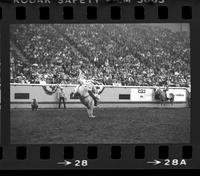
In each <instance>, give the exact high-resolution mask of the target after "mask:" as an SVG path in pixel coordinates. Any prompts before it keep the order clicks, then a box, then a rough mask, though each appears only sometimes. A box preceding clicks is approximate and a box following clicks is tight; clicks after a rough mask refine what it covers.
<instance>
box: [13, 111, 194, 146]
mask: <svg viewBox="0 0 200 176" xmlns="http://www.w3.org/2000/svg"><path fill="white" fill-rule="evenodd" d="M94 114H95V115H96V118H94V119H89V118H88V117H87V112H86V109H60V110H58V109H39V110H38V111H37V112H32V111H31V110H30V109H13V110H11V143H13V144H75V143H76V144H77V143H82V144H97V143H98V144H107V143H109V144H111V143H116V144H117V143H127V144H128V143H133V144H138V143H143V144H144V143H152V144H153V143H188V142H190V109H189V108H163V109H161V108H98V109H95V112H94Z"/></svg>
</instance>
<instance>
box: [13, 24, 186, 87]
mask: <svg viewBox="0 0 200 176" xmlns="http://www.w3.org/2000/svg"><path fill="white" fill-rule="evenodd" d="M10 42H11V43H12V45H11V49H10V58H11V67H10V69H11V82H12V83H27V84H29V83H40V84H45V83H48V84H57V83H63V84H75V83H77V77H78V70H79V69H81V70H82V71H83V72H84V74H85V75H86V77H87V78H88V79H91V78H93V79H95V80H97V81H99V82H102V83H103V84H106V85H127V86H153V85H162V84H164V83H167V84H169V85H170V86H184V87H188V86H190V39H189V31H184V30H183V31H182V30H179V31H172V30H170V29H167V28H164V27H160V26H159V27H158V26H154V25H142V24H141V25H139V24H138V25H136V24H51V25H49V24H28V25H25V24H20V25H11V37H10Z"/></svg>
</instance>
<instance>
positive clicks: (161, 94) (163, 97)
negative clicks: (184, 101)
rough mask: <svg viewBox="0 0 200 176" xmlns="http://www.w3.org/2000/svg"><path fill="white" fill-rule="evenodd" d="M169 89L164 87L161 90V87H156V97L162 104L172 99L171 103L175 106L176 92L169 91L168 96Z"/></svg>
mask: <svg viewBox="0 0 200 176" xmlns="http://www.w3.org/2000/svg"><path fill="white" fill-rule="evenodd" d="M167 91H168V88H167V89H163V90H161V89H160V88H158V87H157V88H154V93H155V99H156V100H159V101H160V103H161V106H162V105H164V106H165V104H166V102H167V101H170V103H171V105H172V106H173V104H174V94H173V93H169V95H168V97H167Z"/></svg>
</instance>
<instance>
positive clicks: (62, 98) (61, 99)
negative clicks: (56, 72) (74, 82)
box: [58, 87, 66, 109]
mask: <svg viewBox="0 0 200 176" xmlns="http://www.w3.org/2000/svg"><path fill="white" fill-rule="evenodd" d="M65 98H66V95H65V92H64V90H63V87H59V88H58V100H59V106H58V108H59V109H60V106H61V102H63V104H64V108H65V109H66V106H65Z"/></svg>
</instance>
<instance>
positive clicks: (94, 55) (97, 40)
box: [10, 23, 191, 144]
mask: <svg viewBox="0 0 200 176" xmlns="http://www.w3.org/2000/svg"><path fill="white" fill-rule="evenodd" d="M10 64H11V65H10V75H11V78H10V103H11V104H10V107H11V142H12V143H13V144H76V143H77V144H94V143H99V144H110V143H133V144H135V143H189V142H190V120H191V115H190V108H191V96H190V95H191V76H190V29H189V24H179V23H176V24H175V23H173V24H170V23H168V24H12V25H10Z"/></svg>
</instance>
